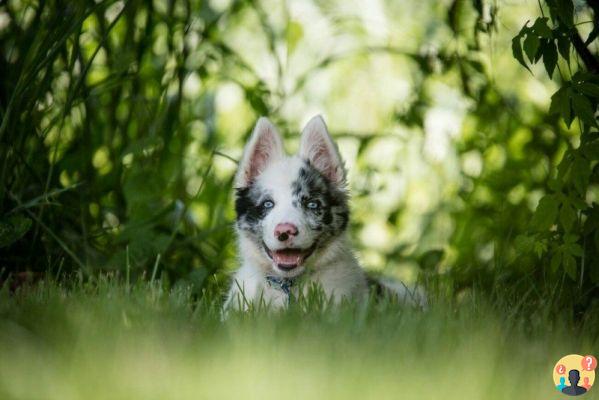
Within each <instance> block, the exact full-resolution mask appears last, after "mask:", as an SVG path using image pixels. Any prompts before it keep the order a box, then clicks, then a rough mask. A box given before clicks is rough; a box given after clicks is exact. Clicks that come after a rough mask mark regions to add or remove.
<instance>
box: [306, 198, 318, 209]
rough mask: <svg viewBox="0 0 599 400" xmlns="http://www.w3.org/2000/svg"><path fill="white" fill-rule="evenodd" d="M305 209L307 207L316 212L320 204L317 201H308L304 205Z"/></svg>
mask: <svg viewBox="0 0 599 400" xmlns="http://www.w3.org/2000/svg"><path fill="white" fill-rule="evenodd" d="M306 207H308V208H309V209H311V210H316V209H318V208H320V202H319V201H318V200H310V201H309V202H308V203H307V204H306Z"/></svg>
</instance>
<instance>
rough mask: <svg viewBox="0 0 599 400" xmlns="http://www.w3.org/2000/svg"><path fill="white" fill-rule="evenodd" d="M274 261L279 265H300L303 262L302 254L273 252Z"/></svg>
mask: <svg viewBox="0 0 599 400" xmlns="http://www.w3.org/2000/svg"><path fill="white" fill-rule="evenodd" d="M272 259H273V261H274V262H275V263H277V264H283V265H298V264H300V263H301V262H302V254H301V253H300V252H289V251H273V252H272Z"/></svg>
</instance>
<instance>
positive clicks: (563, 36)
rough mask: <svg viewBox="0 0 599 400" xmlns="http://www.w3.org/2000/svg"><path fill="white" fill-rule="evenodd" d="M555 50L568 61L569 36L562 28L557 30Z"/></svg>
mask: <svg viewBox="0 0 599 400" xmlns="http://www.w3.org/2000/svg"><path fill="white" fill-rule="evenodd" d="M557 50H558V51H559V54H560V55H561V56H562V57H563V58H564V60H566V62H568V63H570V38H569V37H568V34H567V33H566V32H564V31H562V30H560V31H558V32H557Z"/></svg>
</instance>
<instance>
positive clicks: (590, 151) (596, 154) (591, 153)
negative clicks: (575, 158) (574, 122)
mask: <svg viewBox="0 0 599 400" xmlns="http://www.w3.org/2000/svg"><path fill="white" fill-rule="evenodd" d="M583 152H584V155H585V156H586V158H588V159H589V160H591V161H597V160H599V139H597V140H593V141H592V142H589V143H586V144H585V145H584V147H583Z"/></svg>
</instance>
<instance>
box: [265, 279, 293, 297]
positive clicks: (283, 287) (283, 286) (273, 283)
mask: <svg viewBox="0 0 599 400" xmlns="http://www.w3.org/2000/svg"><path fill="white" fill-rule="evenodd" d="M266 282H268V285H269V286H270V287H272V288H275V289H278V290H280V291H282V292H283V293H285V294H286V295H287V297H288V298H289V297H290V293H291V287H292V286H293V284H294V283H295V278H281V277H278V276H272V275H266Z"/></svg>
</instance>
